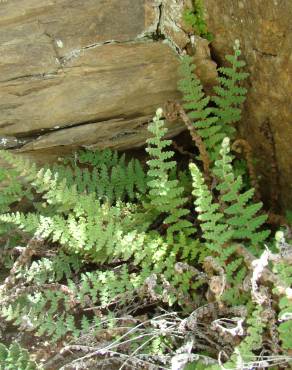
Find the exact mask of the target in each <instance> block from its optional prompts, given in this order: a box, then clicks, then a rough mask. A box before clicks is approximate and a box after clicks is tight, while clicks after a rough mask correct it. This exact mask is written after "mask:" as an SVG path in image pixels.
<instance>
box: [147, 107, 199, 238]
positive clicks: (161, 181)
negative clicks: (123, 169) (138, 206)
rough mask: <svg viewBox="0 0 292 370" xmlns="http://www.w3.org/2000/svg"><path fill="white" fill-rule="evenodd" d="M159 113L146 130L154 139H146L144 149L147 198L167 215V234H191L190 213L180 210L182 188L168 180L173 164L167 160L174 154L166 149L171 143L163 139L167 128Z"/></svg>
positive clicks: (184, 201) (173, 162) (182, 204)
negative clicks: (147, 180) (147, 179)
mask: <svg viewBox="0 0 292 370" xmlns="http://www.w3.org/2000/svg"><path fill="white" fill-rule="evenodd" d="M162 113H163V112H162V109H158V110H157V112H156V116H155V117H154V119H153V122H152V123H151V124H150V125H149V127H148V129H149V131H150V132H151V133H152V134H153V137H152V138H150V139H148V140H147V144H148V147H147V148H146V151H147V152H148V153H149V155H150V156H151V159H150V160H149V161H148V162H147V164H148V166H149V171H148V176H149V177H150V181H149V182H148V186H149V187H150V191H149V198H150V202H151V204H152V206H153V208H154V209H156V210H157V211H158V212H159V213H166V215H167V216H166V218H165V219H164V221H163V222H164V224H166V225H169V227H168V233H169V234H173V233H175V232H178V231H183V232H185V233H187V234H191V233H193V231H194V228H193V227H192V224H191V223H190V222H189V221H187V220H186V219H185V218H184V217H185V216H186V215H187V214H188V213H189V210H187V209H186V208H183V206H184V204H185V203H186V201H187V198H185V197H183V193H184V189H183V187H181V186H179V183H178V180H177V179H175V180H171V179H170V172H171V171H172V170H173V169H175V167H176V162H175V161H171V160H170V159H171V158H172V157H173V155H174V152H173V151H171V150H169V149H168V147H169V146H170V144H171V141H170V140H165V139H163V137H164V136H165V134H166V133H167V128H166V127H165V126H164V121H163V120H161V117H162ZM167 149H168V150H167Z"/></svg>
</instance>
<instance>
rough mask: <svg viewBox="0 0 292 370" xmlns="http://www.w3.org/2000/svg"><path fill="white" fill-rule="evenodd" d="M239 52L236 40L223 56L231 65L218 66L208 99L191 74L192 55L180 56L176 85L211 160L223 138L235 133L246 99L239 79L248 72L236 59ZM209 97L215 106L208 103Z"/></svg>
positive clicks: (199, 83) (193, 68) (243, 64)
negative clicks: (230, 53) (213, 92)
mask: <svg viewBox="0 0 292 370" xmlns="http://www.w3.org/2000/svg"><path fill="white" fill-rule="evenodd" d="M240 55H241V51H240V48H239V43H238V42H236V43H235V46H234V54H233V55H228V56H226V60H227V61H228V62H229V63H230V64H231V67H221V68H218V72H219V74H221V75H220V76H219V77H218V86H215V87H214V91H215V93H216V95H215V96H213V97H212V98H211V99H210V98H209V97H207V96H205V93H204V92H203V87H202V85H201V82H200V80H199V79H198V78H197V77H196V75H195V74H194V70H195V66H194V65H193V64H192V58H191V57H189V56H185V57H183V59H182V64H181V68H180V74H181V75H182V77H183V78H182V80H180V81H179V83H178V88H179V90H180V91H181V92H182V94H183V102H184V104H183V107H184V108H185V109H186V110H187V111H188V115H189V117H190V118H191V119H192V120H193V124H194V127H195V129H196V130H197V132H198V134H199V135H200V136H201V137H202V139H203V141H204V143H205V146H206V148H207V150H208V152H209V155H210V158H211V159H212V160H213V161H215V160H216V158H217V157H218V154H219V150H220V145H221V142H222V140H223V138H224V137H226V136H228V137H230V138H233V137H234V133H235V128H234V127H233V126H232V125H234V123H236V122H238V121H239V120H240V117H241V109H240V105H241V104H242V103H243V102H244V100H245V95H246V92H247V90H246V89H245V88H243V87H241V86H240V83H241V81H243V80H244V79H246V78H247V76H248V74H247V73H245V72H242V71H241V68H242V67H244V66H245V62H244V61H242V60H239V56H240ZM210 100H211V101H213V102H214V103H215V105H216V106H215V107H210V106H209V102H210Z"/></svg>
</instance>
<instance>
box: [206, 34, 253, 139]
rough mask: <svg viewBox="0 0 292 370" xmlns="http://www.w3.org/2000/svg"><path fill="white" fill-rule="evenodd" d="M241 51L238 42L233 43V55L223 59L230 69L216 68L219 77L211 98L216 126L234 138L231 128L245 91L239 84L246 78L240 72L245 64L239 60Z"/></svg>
mask: <svg viewBox="0 0 292 370" xmlns="http://www.w3.org/2000/svg"><path fill="white" fill-rule="evenodd" d="M240 55H241V51H240V48H239V42H238V41H237V42H235V46H234V54H233V55H227V56H226V57H225V58H226V60H227V61H228V62H229V63H230V65H231V66H230V67H221V68H218V72H219V73H220V77H219V78H218V82H219V86H215V87H214V91H215V92H216V94H217V96H213V97H212V101H213V102H214V103H215V104H216V108H213V113H214V114H215V116H216V117H218V124H219V125H220V126H221V127H222V131H223V133H224V134H225V136H229V137H230V138H233V137H234V134H235V129H234V127H233V126H232V124H234V123H235V122H238V121H239V120H240V118H241V109H240V105H241V104H242V103H243V102H244V101H245V95H246V92H247V90H246V89H245V88H243V87H241V86H240V85H239V83H240V82H241V81H243V80H245V79H246V78H247V77H248V75H249V74H248V73H245V72H241V68H242V67H244V66H245V64H246V63H245V62H244V61H242V60H239V57H240Z"/></svg>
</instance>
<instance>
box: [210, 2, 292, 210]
mask: <svg viewBox="0 0 292 370" xmlns="http://www.w3.org/2000/svg"><path fill="white" fill-rule="evenodd" d="M204 5H205V8H206V14H207V23H208V28H209V31H211V32H212V33H213V34H214V36H215V39H214V41H213V42H212V51H213V57H215V58H216V60H217V61H218V62H219V63H220V64H221V63H223V61H224V55H225V54H228V53H229V54H230V52H231V51H232V45H233V44H234V40H235V39H239V41H240V43H241V47H242V51H243V58H244V59H245V60H246V62H247V69H248V71H249V72H250V77H249V81H248V84H249V86H247V87H248V98H247V101H246V104H245V106H244V115H243V119H242V122H241V124H240V132H241V133H242V135H243V136H244V137H245V138H247V139H248V141H249V142H250V143H251V145H252V147H253V150H254V155H255V159H256V166H257V170H258V173H259V175H260V176H261V180H260V182H261V188H262V193H263V196H264V198H265V199H269V200H270V201H269V203H270V206H271V207H273V206H274V204H275V203H277V202H278V203H279V204H280V205H281V206H282V209H283V210H285V209H289V208H290V209H291V207H292V191H291V190H292V188H291V187H292V166H291V158H292V145H291V143H292V124H291V117H292V105H291V95H292V42H291V40H292V28H291V18H292V2H291V1H278V0H277V1H276V0H274V1H272V0H268V1H267V0H248V1H245V0H241V1H233V0H225V1H223V2H222V1H217V0H205V1H204Z"/></svg>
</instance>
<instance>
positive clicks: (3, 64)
mask: <svg viewBox="0 0 292 370" xmlns="http://www.w3.org/2000/svg"><path fill="white" fill-rule="evenodd" d="M189 1H190V0H183V1H182V2H181V4H180V2H177V1H172V0H171V2H169V1H166V0H161V1H160V0H100V1H98V2H96V1H95V0H82V1H81V0H70V1H69V0H62V1H54V0H38V1H36V0H23V1H22V2H21V5H20V4H19V3H18V2H17V1H16V0H8V1H7V2H1V1H0V41H1V43H0V44H1V46H0V48H1V53H0V112H1V114H0V139H1V138H2V139H3V140H2V141H1V140H0V147H4V148H13V147H16V148H17V147H21V146H22V152H25V151H30V152H31V153H33V152H34V151H35V152H36V154H37V155H38V156H39V157H40V156H41V157H42V158H43V157H44V156H43V154H42V153H46V155H48V153H51V154H52V155H53V154H54V153H55V155H58V154H59V153H62V152H64V151H65V152H67V151H70V150H74V149H76V148H77V147H79V146H85V147H96V146H98V147H102V148H103V147H112V148H117V149H128V148H132V147H136V146H141V145H143V144H144V143H145V140H146V138H147V130H146V125H147V123H148V122H149V120H150V119H151V117H152V116H153V114H154V112H155V110H156V108H157V107H159V106H162V105H163V104H164V103H165V102H166V101H167V100H173V99H176V98H179V94H178V92H177V80H178V75H177V68H178V65H179V56H178V51H179V50H181V49H183V48H184V47H185V46H186V45H187V43H188V42H189V38H188V35H187V33H186V32H185V31H184V30H183V27H182V23H181V13H180V11H181V10H182V7H183V6H184V5H185V3H187V2H189ZM176 3H177V4H176ZM170 5H177V6H176V7H172V6H170ZM178 18H179V19H178ZM162 34H163V35H162ZM163 38H164V41H162V39H163ZM197 50H198V54H197V56H196V58H197V63H198V64H200V63H201V68H199V71H200V70H202V76H203V81H204V82H206V84H207V85H208V84H210V81H211V80H212V78H213V76H214V72H215V64H214V63H213V62H210V55H209V54H208V52H207V49H206V45H205V44H204V41H203V40H201V39H199V38H198V39H197ZM199 50H204V52H203V53H201V52H199ZM181 130H184V126H183V125H181V124H178V123H176V124H174V123H172V124H170V125H169V134H170V136H173V135H176V134H177V133H178V132H180V131H181ZM24 144H25V145H24Z"/></svg>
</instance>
